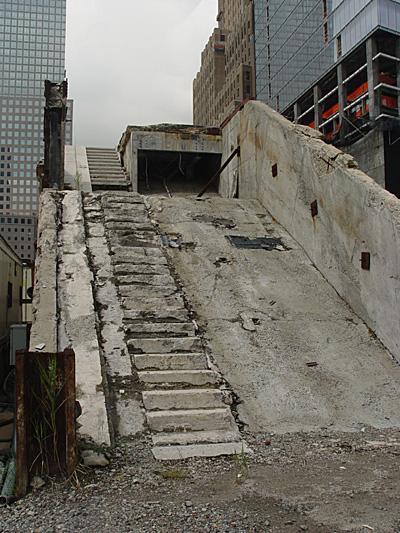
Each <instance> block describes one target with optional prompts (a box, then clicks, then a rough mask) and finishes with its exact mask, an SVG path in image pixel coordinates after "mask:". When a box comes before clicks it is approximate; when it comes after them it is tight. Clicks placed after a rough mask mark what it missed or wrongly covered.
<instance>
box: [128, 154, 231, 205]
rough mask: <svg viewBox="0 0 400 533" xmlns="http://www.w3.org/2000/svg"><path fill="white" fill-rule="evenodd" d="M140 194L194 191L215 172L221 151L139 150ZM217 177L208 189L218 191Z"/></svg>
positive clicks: (199, 188) (198, 190) (218, 164)
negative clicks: (218, 152) (217, 152)
mask: <svg viewBox="0 0 400 533" xmlns="http://www.w3.org/2000/svg"><path fill="white" fill-rule="evenodd" d="M138 160H139V162H138V167H139V168H138V192H139V193H140V194H170V195H173V194H179V193H198V192H200V191H201V189H202V188H203V187H204V186H205V185H206V183H207V182H208V181H209V180H210V179H211V178H212V177H213V176H214V175H215V174H216V173H217V172H218V170H219V168H220V166H221V154H210V153H199V152H197V153H192V152H170V151H161V150H160V151H158V150H157V151H151V150H139V153H138ZM218 185H219V180H218V179H217V180H216V181H215V183H213V184H212V185H211V186H210V189H209V192H218Z"/></svg>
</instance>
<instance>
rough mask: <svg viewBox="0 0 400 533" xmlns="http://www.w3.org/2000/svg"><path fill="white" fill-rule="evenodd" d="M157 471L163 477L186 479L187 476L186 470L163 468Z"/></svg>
mask: <svg viewBox="0 0 400 533" xmlns="http://www.w3.org/2000/svg"><path fill="white" fill-rule="evenodd" d="M158 473H159V474H160V476H161V477H162V478H164V479H186V478H187V474H186V472H183V470H177V469H175V470H174V469H171V470H163V471H162V472H158Z"/></svg>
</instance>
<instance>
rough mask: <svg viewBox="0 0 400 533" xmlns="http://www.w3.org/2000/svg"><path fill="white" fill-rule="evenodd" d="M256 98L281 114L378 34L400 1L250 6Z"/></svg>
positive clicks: (394, 26) (395, 28)
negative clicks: (251, 9) (251, 7)
mask: <svg viewBox="0 0 400 533" xmlns="http://www.w3.org/2000/svg"><path fill="white" fill-rule="evenodd" d="M254 16H255V48H256V87H257V98H258V99H260V100H262V101H264V102H266V103H267V104H269V105H270V106H271V107H273V108H275V109H278V110H280V111H281V112H284V111H285V110H286V109H287V108H288V107H289V105H291V104H293V103H295V102H296V101H297V100H298V99H299V97H300V96H301V95H302V94H304V93H305V92H306V91H307V90H309V89H310V88H312V86H313V85H314V84H315V83H316V82H317V81H318V80H319V79H320V78H322V77H323V76H324V75H325V74H326V73H328V72H329V71H330V70H331V69H332V68H333V67H334V65H335V63H336V62H337V61H339V60H340V57H344V56H345V55H346V54H348V53H350V52H351V51H352V50H354V49H355V48H356V47H357V46H360V44H361V43H363V42H364V41H365V40H366V39H367V37H368V36H369V35H372V33H373V32H374V31H375V30H377V29H378V28H380V29H384V30H387V31H390V32H395V33H396V34H399V33H400V0H354V1H353V0H352V1H349V0H254Z"/></svg>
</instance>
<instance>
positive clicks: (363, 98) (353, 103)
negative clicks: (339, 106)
mask: <svg viewBox="0 0 400 533" xmlns="http://www.w3.org/2000/svg"><path fill="white" fill-rule="evenodd" d="M366 98H368V93H365V94H363V95H362V96H360V97H359V98H357V100H354V102H351V104H349V105H348V106H346V107H345V108H344V111H347V110H348V109H350V108H351V107H353V106H354V105H356V104H358V103H359V102H362V101H363V100H365V99H366Z"/></svg>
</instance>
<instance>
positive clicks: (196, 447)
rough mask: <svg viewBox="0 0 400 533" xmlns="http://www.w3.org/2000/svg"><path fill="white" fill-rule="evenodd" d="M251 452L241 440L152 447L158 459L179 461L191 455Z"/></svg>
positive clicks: (216, 455)
mask: <svg viewBox="0 0 400 533" xmlns="http://www.w3.org/2000/svg"><path fill="white" fill-rule="evenodd" d="M243 450H244V451H245V452H249V449H248V447H247V446H246V445H245V444H244V443H243V444H242V443H241V442H228V443H222V444H190V445H188V446H156V447H154V448H153V449H152V452H153V455H154V458H155V459H156V460H157V461H179V460H182V459H189V458H190V457H218V456H221V455H239V454H241V453H242V451H243Z"/></svg>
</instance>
